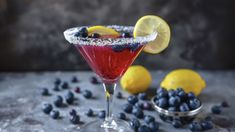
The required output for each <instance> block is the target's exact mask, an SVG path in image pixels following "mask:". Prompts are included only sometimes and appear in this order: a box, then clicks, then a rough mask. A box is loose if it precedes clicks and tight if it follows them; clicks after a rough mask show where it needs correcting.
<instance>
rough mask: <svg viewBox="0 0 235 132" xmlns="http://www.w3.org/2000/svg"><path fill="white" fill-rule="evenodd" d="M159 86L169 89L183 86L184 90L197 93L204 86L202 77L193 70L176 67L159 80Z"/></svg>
mask: <svg viewBox="0 0 235 132" xmlns="http://www.w3.org/2000/svg"><path fill="white" fill-rule="evenodd" d="M161 87H163V88H166V89H167V90H170V89H177V88H183V89H184V91H185V92H187V93H188V92H193V93H194V94H195V95H199V94H200V93H201V91H202V90H203V88H205V87H206V82H205V81H204V79H203V78H202V77H201V76H200V75H199V74H198V73H197V72H195V71H193V70H190V69H177V70H173V71H172V72H170V73H168V74H167V75H166V77H165V78H164V80H163V81H162V82H161Z"/></svg>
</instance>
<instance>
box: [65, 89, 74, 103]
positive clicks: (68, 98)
mask: <svg viewBox="0 0 235 132" xmlns="http://www.w3.org/2000/svg"><path fill="white" fill-rule="evenodd" d="M65 100H66V102H67V103H68V104H72V103H73V101H74V94H73V93H72V92H71V91H68V93H67V94H66V95H65Z"/></svg>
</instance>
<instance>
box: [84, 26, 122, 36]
mask: <svg viewBox="0 0 235 132" xmlns="http://www.w3.org/2000/svg"><path fill="white" fill-rule="evenodd" d="M87 31H88V35H91V34H93V33H98V34H100V35H113V36H119V33H118V32H117V31H115V30H114V29H112V28H107V27H105V26H92V27H89V28H88V29H87Z"/></svg>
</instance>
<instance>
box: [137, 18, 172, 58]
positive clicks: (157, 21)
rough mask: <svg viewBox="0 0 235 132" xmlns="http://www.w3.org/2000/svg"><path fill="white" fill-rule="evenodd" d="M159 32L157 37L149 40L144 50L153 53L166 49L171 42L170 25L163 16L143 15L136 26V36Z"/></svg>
mask: <svg viewBox="0 0 235 132" xmlns="http://www.w3.org/2000/svg"><path fill="white" fill-rule="evenodd" d="M154 32H157V33H158V34H157V37H156V39H155V40H154V41H152V42H149V43H148V44H147V45H146V46H145V47H144V49H143V50H144V51H145V52H147V53H151V54H157V53H160V52H161V51H163V50H164V49H166V48H167V47H168V45H169V42H170V36H171V32H170V27H169V25H168V24H167V23H166V21H164V20H163V19H162V18H160V17H158V16H154V15H147V16H143V17H141V18H140V19H139V20H138V21H137V23H136V25H135V28H134V32H133V33H134V37H140V36H146V35H150V34H152V33H154Z"/></svg>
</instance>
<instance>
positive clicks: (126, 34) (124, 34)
mask: <svg viewBox="0 0 235 132" xmlns="http://www.w3.org/2000/svg"><path fill="white" fill-rule="evenodd" d="M121 37H122V38H130V37H131V35H130V33H127V32H126V33H122V34H121Z"/></svg>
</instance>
